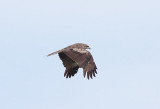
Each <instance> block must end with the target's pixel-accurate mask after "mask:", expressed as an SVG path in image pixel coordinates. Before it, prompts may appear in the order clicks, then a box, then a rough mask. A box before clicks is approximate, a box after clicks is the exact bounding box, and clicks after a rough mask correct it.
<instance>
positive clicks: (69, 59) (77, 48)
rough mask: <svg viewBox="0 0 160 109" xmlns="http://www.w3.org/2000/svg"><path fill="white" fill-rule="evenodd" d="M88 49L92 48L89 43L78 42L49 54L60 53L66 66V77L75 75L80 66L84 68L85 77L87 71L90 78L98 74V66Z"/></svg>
mask: <svg viewBox="0 0 160 109" xmlns="http://www.w3.org/2000/svg"><path fill="white" fill-rule="evenodd" d="M86 49H90V48H89V46H88V45H87V44H83V43H76V44H73V45H70V46H68V47H66V48H64V49H61V50H58V51H56V52H53V53H51V54H48V55H47V56H51V55H54V54H57V53H58V55H59V57H60V59H61V60H62V62H63V65H64V67H66V70H65V73H64V76H65V77H66V78H68V77H69V78H70V77H71V76H74V75H75V74H76V73H77V71H78V69H79V68H83V75H84V77H85V75H86V73H87V78H88V79H89V78H92V77H93V76H94V77H95V74H97V71H96V69H97V67H96V64H95V62H94V60H93V57H92V55H91V53H90V52H89V51H87V50H86Z"/></svg>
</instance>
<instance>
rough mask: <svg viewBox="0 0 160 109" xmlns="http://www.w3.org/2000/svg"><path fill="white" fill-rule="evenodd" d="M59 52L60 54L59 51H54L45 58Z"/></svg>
mask: <svg viewBox="0 0 160 109" xmlns="http://www.w3.org/2000/svg"><path fill="white" fill-rule="evenodd" d="M60 52H62V50H59V51H56V52H53V53H50V54H48V55H47V57H48V56H51V55H54V54H57V53H60Z"/></svg>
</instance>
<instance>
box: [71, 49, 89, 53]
mask: <svg viewBox="0 0 160 109" xmlns="http://www.w3.org/2000/svg"><path fill="white" fill-rule="evenodd" d="M73 50H74V51H76V52H79V53H89V52H88V51H87V50H85V49H80V48H73Z"/></svg>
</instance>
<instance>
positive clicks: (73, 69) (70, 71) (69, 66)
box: [58, 52, 79, 78]
mask: <svg viewBox="0 0 160 109" xmlns="http://www.w3.org/2000/svg"><path fill="white" fill-rule="evenodd" d="M58 55H59V57H60V59H61V60H62V62H63V65H64V67H66V70H65V72H64V77H66V78H68V77H69V78H70V77H71V76H74V75H75V74H76V73H77V71H78V68H79V66H78V65H77V63H76V62H75V61H73V60H72V59H71V58H69V57H68V56H67V55H66V54H64V53H63V52H61V53H59V54H58Z"/></svg>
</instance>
